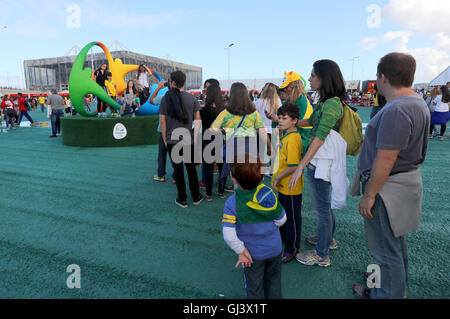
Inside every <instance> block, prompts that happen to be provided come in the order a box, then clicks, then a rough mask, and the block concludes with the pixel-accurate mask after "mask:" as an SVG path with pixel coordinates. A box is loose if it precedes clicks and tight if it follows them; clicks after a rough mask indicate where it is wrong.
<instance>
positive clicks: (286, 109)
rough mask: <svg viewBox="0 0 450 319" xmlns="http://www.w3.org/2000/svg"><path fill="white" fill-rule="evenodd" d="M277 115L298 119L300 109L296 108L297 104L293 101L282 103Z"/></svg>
mask: <svg viewBox="0 0 450 319" xmlns="http://www.w3.org/2000/svg"><path fill="white" fill-rule="evenodd" d="M277 115H278V116H280V115H283V116H285V115H288V116H289V117H290V118H291V119H297V120H298V119H300V110H299V109H298V105H297V104H294V103H289V102H288V103H284V104H283V106H281V107H280V108H279V109H278V111H277Z"/></svg>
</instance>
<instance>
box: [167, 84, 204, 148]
mask: <svg viewBox="0 0 450 319" xmlns="http://www.w3.org/2000/svg"><path fill="white" fill-rule="evenodd" d="M166 98H167V94H166V95H165V96H164V97H163V99H162V100H161V105H160V107H159V114H161V115H165V116H166V132H167V143H168V144H177V143H178V142H179V139H177V138H175V136H174V138H175V139H174V140H172V132H173V131H174V130H175V129H177V128H180V127H182V128H186V129H187V130H189V132H190V133H191V142H192V143H194V142H193V135H194V134H193V129H192V123H193V121H194V116H195V114H196V113H197V112H199V111H200V104H199V103H198V101H197V100H196V99H195V98H194V96H193V95H192V94H189V93H187V92H184V91H183V92H181V101H182V103H183V106H184V108H185V111H186V115H187V118H188V121H187V123H186V124H184V123H183V122H181V121H178V120H177V119H175V118H173V117H170V116H169V112H168V108H169V107H170V105H168V104H167V99H166Z"/></svg>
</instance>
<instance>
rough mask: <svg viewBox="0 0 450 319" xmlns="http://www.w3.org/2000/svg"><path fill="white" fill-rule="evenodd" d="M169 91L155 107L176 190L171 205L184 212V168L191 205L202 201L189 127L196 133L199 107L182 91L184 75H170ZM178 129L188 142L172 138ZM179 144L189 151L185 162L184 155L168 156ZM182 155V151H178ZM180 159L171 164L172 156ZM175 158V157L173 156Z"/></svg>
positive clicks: (185, 205) (191, 96)
mask: <svg viewBox="0 0 450 319" xmlns="http://www.w3.org/2000/svg"><path fill="white" fill-rule="evenodd" d="M170 81H171V82H170V90H169V91H168V92H167V93H166V95H165V96H164V97H163V99H162V101H161V106H160V107H159V114H160V117H161V133H162V136H163V139H164V144H165V145H166V147H167V151H168V153H169V156H170V159H171V161H172V166H173V170H174V171H175V180H176V185H177V190H178V197H177V198H176V199H175V203H176V204H177V205H178V206H180V207H182V208H187V206H188V205H187V195H186V184H185V179H184V168H183V161H184V166H185V167H186V170H187V173H188V178H189V188H190V190H191V195H192V199H193V202H194V205H199V204H200V203H201V202H202V201H203V196H202V195H201V194H200V190H199V186H198V176H197V171H196V170H195V161H194V153H195V152H194V143H195V141H194V136H193V135H194V134H193V133H194V131H193V129H192V128H193V124H194V121H195V126H196V130H195V131H196V132H198V129H199V128H200V127H199V125H200V105H199V104H198V101H197V100H196V99H195V98H194V96H193V95H191V94H189V93H187V92H185V91H184V90H183V87H184V85H185V83H186V74H184V73H183V72H181V71H175V72H172V73H171V74H170ZM178 128H182V129H184V130H186V131H188V132H190V141H183V140H181V139H180V137H179V136H177V135H176V134H172V133H173V132H174V130H175V129H178ZM178 143H182V144H180V145H184V147H183V148H184V149H186V148H190V150H191V152H190V153H191V154H190V155H191V156H190V158H187V157H188V155H187V154H184V153H183V154H172V151H173V149H174V147H175V145H176V144H178ZM181 152H183V149H182V150H181ZM177 155H181V156H183V158H182V162H181V163H177V162H175V158H174V157H175V156H177ZM177 157H178V156H177Z"/></svg>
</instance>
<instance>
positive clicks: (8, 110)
mask: <svg viewBox="0 0 450 319" xmlns="http://www.w3.org/2000/svg"><path fill="white" fill-rule="evenodd" d="M6 114H8V116H9V117H17V112H16V110H14V109H7V110H6Z"/></svg>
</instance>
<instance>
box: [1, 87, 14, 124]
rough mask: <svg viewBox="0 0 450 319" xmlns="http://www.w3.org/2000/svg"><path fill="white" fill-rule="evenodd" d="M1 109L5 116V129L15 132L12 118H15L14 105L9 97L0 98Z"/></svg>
mask: <svg viewBox="0 0 450 319" xmlns="http://www.w3.org/2000/svg"><path fill="white" fill-rule="evenodd" d="M1 108H2V111H3V114H4V116H5V121H6V129H7V130H10V129H13V130H15V129H16V128H15V127H14V116H16V111H14V104H13V102H12V101H11V100H10V99H9V95H4V96H3V97H2V104H1Z"/></svg>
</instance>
